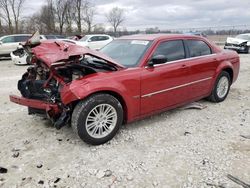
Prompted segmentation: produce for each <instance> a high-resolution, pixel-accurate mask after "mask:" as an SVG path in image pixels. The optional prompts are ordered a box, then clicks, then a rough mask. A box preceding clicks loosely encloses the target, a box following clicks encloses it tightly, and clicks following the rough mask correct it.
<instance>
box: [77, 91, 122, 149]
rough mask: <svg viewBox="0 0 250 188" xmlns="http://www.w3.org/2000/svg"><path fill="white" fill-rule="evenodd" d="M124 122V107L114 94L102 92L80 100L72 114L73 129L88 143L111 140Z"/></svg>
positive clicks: (97, 143) (94, 143) (93, 143)
mask: <svg viewBox="0 0 250 188" xmlns="http://www.w3.org/2000/svg"><path fill="white" fill-rule="evenodd" d="M122 122H123V109H122V105H121V104H120V102H119V101H118V100H117V99H116V98H115V97H114V96H112V95H109V94H105V93H100V94H95V95H93V96H90V97H89V98H87V99H86V100H84V101H81V102H79V103H78V104H77V105H76V107H75V109H74V111H73V114H72V128H73V131H74V132H75V133H76V134H77V135H79V137H80V138H81V139H82V140H83V141H84V142H86V143H89V144H92V145H99V144H103V143H105V142H107V141H109V140H111V139H112V138H113V137H114V136H115V134H116V133H117V131H118V130H119V127H120V126H121V124H122Z"/></svg>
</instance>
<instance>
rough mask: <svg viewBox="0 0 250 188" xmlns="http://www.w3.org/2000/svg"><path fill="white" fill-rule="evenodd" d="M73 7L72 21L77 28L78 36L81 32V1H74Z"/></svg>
mask: <svg viewBox="0 0 250 188" xmlns="http://www.w3.org/2000/svg"><path fill="white" fill-rule="evenodd" d="M73 2H74V7H75V13H74V14H73V15H74V19H75V22H76V26H77V32H78V33H79V34H80V33H81V32H82V7H83V4H84V2H83V0H74V1H73Z"/></svg>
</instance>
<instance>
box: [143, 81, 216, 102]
mask: <svg viewBox="0 0 250 188" xmlns="http://www.w3.org/2000/svg"><path fill="white" fill-rule="evenodd" d="M212 78H213V77H208V78H204V79H201V80H196V81H193V82H189V83H186V84H182V85H178V86H174V87H171V88H167V89H163V90H160V91H155V92H152V93H148V94H145V95H142V96H141V98H145V97H151V96H153V95H157V94H160V93H164V92H167V91H171V90H174V89H178V88H181V87H186V86H189V85H193V84H196V83H199V82H204V81H206V80H211V79H212Z"/></svg>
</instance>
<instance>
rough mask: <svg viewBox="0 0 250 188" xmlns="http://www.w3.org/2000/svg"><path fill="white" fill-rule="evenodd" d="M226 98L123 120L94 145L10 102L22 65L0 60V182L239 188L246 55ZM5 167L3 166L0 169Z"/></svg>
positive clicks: (249, 102)
mask: <svg viewBox="0 0 250 188" xmlns="http://www.w3.org/2000/svg"><path fill="white" fill-rule="evenodd" d="M240 57H241V70H240V75H239V79H238V80H237V82H236V83H235V84H234V85H233V86H232V88H231V92H230V94H229V96H228V98H227V99H226V101H224V102H222V103H219V104H214V103H210V102H207V101H205V100H204V101H203V100H202V101H199V103H201V104H202V105H204V106H206V108H205V109H202V110H197V109H186V110H184V109H181V108H179V109H175V110H171V111H168V112H165V113H162V114H160V115H155V116H152V117H150V118H147V119H145V120H142V121H137V122H134V123H131V124H129V125H126V126H123V128H122V129H121V131H120V132H119V133H118V135H117V136H116V137H115V138H114V139H113V140H112V141H110V142H108V143H106V144H104V145H101V146H90V145H87V144H85V143H83V142H82V141H81V140H79V139H78V138H77V137H76V136H75V135H74V134H73V132H72V130H71V127H70V126H66V127H64V128H62V129H61V130H56V129H55V128H54V127H53V126H52V125H51V124H50V122H49V121H47V120H45V119H42V118H40V117H34V116H29V115H28V114H27V109H26V108H25V107H23V106H19V105H16V104H13V103H10V102H9V98H8V95H9V94H10V93H18V91H17V89H16V84H17V80H18V79H19V78H20V77H21V75H22V73H23V72H24V71H25V69H26V68H27V66H15V65H13V64H12V62H11V61H6V60H2V61H0V70H1V74H0V107H1V108H0V130H1V131H0V139H1V142H0V167H4V168H6V169H7V170H8V171H7V173H0V187H93V188H96V187H164V188H168V187H169V188H173V187H183V188H185V187H197V188H202V187H220V188H222V187H223V188H237V187H239V188H240V187H243V186H240V185H239V184H236V183H234V182H233V181H232V180H230V179H229V178H228V177H227V175H228V174H230V175H232V176H234V177H237V178H238V179H240V180H241V181H243V182H245V183H246V184H250V54H241V55H240ZM0 172H4V169H0Z"/></svg>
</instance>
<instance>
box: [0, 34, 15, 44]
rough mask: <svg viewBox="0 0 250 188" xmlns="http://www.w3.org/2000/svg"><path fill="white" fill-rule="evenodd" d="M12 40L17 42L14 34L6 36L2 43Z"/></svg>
mask: <svg viewBox="0 0 250 188" xmlns="http://www.w3.org/2000/svg"><path fill="white" fill-rule="evenodd" d="M11 42H15V40H14V36H9V37H5V38H4V39H2V43H11Z"/></svg>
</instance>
